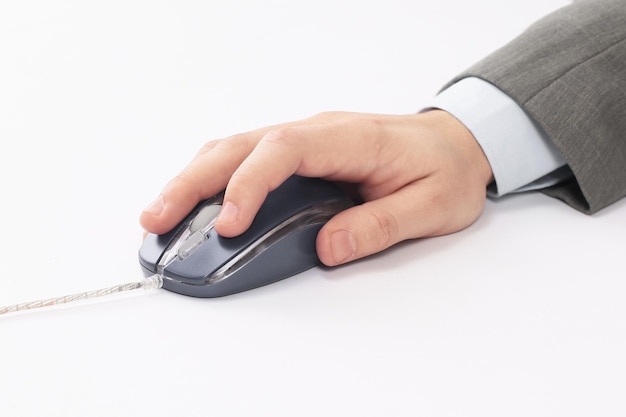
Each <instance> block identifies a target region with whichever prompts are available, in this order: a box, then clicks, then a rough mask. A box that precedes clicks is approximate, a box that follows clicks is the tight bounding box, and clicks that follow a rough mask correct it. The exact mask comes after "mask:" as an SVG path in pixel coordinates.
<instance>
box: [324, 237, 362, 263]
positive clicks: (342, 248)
mask: <svg viewBox="0 0 626 417" xmlns="http://www.w3.org/2000/svg"><path fill="white" fill-rule="evenodd" d="M330 246H331V248H332V252H333V258H335V262H337V263H338V264H340V263H343V262H345V261H347V260H348V259H350V258H351V257H353V256H354V254H355V253H356V241H355V240H354V236H352V233H350V232H349V231H347V230H338V231H336V232H334V233H333V234H332V235H331V236H330Z"/></svg>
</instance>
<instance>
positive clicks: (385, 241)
mask: <svg viewBox="0 0 626 417" xmlns="http://www.w3.org/2000/svg"><path fill="white" fill-rule="evenodd" d="M370 214H371V221H372V227H371V228H370V233H369V234H368V236H367V239H368V240H369V241H370V242H372V243H373V244H374V245H375V246H376V247H377V248H381V249H384V248H388V247H389V246H391V245H393V244H394V243H395V242H396V237H397V236H398V222H397V221H396V218H395V217H394V216H393V215H392V214H391V213H389V212H388V211H386V210H383V209H377V210H372V211H371V212H370Z"/></svg>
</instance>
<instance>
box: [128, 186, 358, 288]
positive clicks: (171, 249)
mask: <svg viewBox="0 0 626 417" xmlns="http://www.w3.org/2000/svg"><path fill="white" fill-rule="evenodd" d="M222 200H223V193H221V194H218V195H217V196H215V197H213V198H210V199H208V200H205V201H203V202H201V203H200V204H198V206H196V208H195V209H194V210H193V211H192V212H191V213H190V214H189V215H188V216H187V217H186V218H185V219H184V220H183V221H181V222H180V223H179V224H178V225H177V226H176V227H175V228H174V229H172V230H171V231H170V232H168V233H166V234H163V235H154V234H149V235H148V236H147V237H146V238H145V240H144V242H143V244H142V246H141V248H140V250H139V263H140V264H141V267H142V269H143V271H144V274H145V275H146V276H149V275H153V274H155V273H158V274H160V275H161V276H162V277H163V288H165V289H167V290H170V291H173V292H176V293H179V294H185V295H190V296H194V297H221V296H224V295H229V294H233V293H237V292H241V291H245V290H249V289H252V288H256V287H260V286H262V285H266V284H270V283H272V282H275V281H278V280H281V279H283V278H287V277H289V276H292V275H295V274H297V273H299V272H302V271H304V270H306V269H309V268H311V267H313V266H315V265H318V264H319V259H318V258H317V254H316V250H315V239H316V236H317V233H318V231H319V230H320V229H321V228H322V226H323V225H324V224H325V223H326V222H327V221H328V220H329V219H330V218H331V217H332V216H334V215H335V214H336V213H338V212H340V211H342V210H344V209H346V208H348V207H350V206H352V201H351V200H350V199H349V198H348V197H347V196H346V194H345V193H344V192H343V191H341V190H340V189H339V188H338V187H337V186H336V185H335V184H333V183H331V182H328V181H324V180H321V179H316V178H304V177H299V176H292V177H290V178H289V179H287V181H285V182H284V183H283V184H282V185H281V186H280V187H279V188H277V189H276V190H274V191H273V192H271V193H269V195H268V196H267V198H266V200H265V202H264V203H263V205H262V206H261V209H260V210H259V212H258V214H257V216H256V217H255V219H254V221H253V223H252V225H251V226H250V228H249V229H248V230H247V231H246V232H244V233H243V234H242V235H240V236H237V237H233V238H225V237H222V236H219V235H218V234H217V232H216V231H215V230H214V229H213V224H214V222H215V219H216V218H217V215H218V214H219V210H220V208H221V204H222Z"/></svg>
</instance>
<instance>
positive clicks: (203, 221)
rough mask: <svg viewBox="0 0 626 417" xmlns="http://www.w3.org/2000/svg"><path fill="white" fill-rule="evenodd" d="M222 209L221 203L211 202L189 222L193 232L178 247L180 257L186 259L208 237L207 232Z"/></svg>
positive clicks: (190, 230) (190, 229)
mask: <svg viewBox="0 0 626 417" xmlns="http://www.w3.org/2000/svg"><path fill="white" fill-rule="evenodd" d="M221 209H222V206H221V205H220V204H209V205H207V206H204V207H202V208H201V209H200V210H199V211H198V214H196V217H194V219H193V220H192V221H191V224H189V232H190V233H191V234H190V235H189V237H187V239H185V241H184V242H182V243H181V245H180V247H179V248H178V257H179V258H181V259H185V258H186V257H187V256H189V255H190V254H191V253H192V252H193V251H194V250H195V249H196V248H197V247H198V246H200V244H201V243H202V242H204V241H205V240H206V239H207V233H208V232H209V230H211V228H212V227H213V223H215V220H216V219H217V216H218V215H219V213H220V210H221Z"/></svg>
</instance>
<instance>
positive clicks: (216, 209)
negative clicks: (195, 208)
mask: <svg viewBox="0 0 626 417" xmlns="http://www.w3.org/2000/svg"><path fill="white" fill-rule="evenodd" d="M221 209H222V206H221V205H220V204H210V205H208V206H204V207H202V208H201V209H200V211H199V212H198V214H196V217H195V218H194V219H193V220H192V221H191V224H190V225H189V231H190V232H191V233H195V232H197V231H198V230H201V229H204V228H205V227H206V226H208V225H209V224H210V223H211V222H212V221H213V220H215V219H216V218H217V215H218V214H220V210H221Z"/></svg>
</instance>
